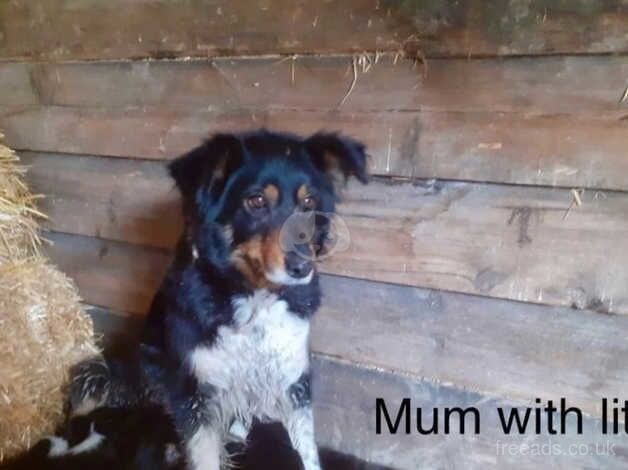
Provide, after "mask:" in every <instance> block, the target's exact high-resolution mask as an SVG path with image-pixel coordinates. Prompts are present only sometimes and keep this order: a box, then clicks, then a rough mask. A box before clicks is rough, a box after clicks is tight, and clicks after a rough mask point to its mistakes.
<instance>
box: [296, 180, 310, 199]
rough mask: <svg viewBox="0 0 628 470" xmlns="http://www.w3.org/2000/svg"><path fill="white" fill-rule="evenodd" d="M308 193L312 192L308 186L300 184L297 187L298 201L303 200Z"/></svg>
mask: <svg viewBox="0 0 628 470" xmlns="http://www.w3.org/2000/svg"><path fill="white" fill-rule="evenodd" d="M308 194H310V192H309V191H308V189H307V186H305V185H304V184H302V185H301V186H299V189H297V199H298V201H299V202H303V200H304V199H305V198H306V197H307V196H308Z"/></svg>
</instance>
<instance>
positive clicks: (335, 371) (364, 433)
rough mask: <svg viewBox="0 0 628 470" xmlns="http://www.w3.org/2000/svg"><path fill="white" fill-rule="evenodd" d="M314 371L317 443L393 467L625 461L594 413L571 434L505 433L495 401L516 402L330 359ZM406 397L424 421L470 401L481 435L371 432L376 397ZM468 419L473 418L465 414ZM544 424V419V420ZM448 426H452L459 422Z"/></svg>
mask: <svg viewBox="0 0 628 470" xmlns="http://www.w3.org/2000/svg"><path fill="white" fill-rule="evenodd" d="M314 377H315V380H314V392H313V396H314V420H315V425H316V433H317V437H318V440H319V444H322V445H324V446H326V447H331V448H335V449H342V450H343V451H344V452H350V453H352V454H355V455H357V456H358V457H361V458H364V459H369V460H373V461H376V462H378V463H380V464H384V465H389V466H391V467H392V468H398V469H407V470H416V469H417V468H453V469H458V468H461V469H462V468H464V469H469V470H485V469H504V468H508V469H516V470H518V469H527V470H535V469H539V468H564V469H571V468H604V469H609V470H610V469H613V470H620V469H624V468H626V457H625V455H626V452H628V447H627V445H626V439H625V436H621V435H620V436H611V435H606V436H605V435H602V433H601V423H600V421H599V420H595V419H589V418H584V420H583V434H582V435H577V434H576V433H575V429H574V428H573V426H572V424H573V423H570V422H569V420H568V428H567V434H566V435H564V436H561V435H549V434H548V433H547V431H544V432H542V433H541V434H540V435H535V434H533V433H530V432H528V433H525V434H524V435H510V436H507V435H504V434H503V432H502V431H501V425H500V424H499V418H498V414H497V411H496V410H497V408H498V407H501V408H503V410H504V412H505V413H506V416H508V413H509V410H510V409H512V407H518V408H520V409H521V404H520V403H513V402H512V401H509V400H504V399H500V398H494V397H489V396H486V395H482V394H477V393H474V392H470V391H465V390H462V389H459V388H455V387H452V386H449V385H446V384H438V383H433V382H430V381H420V380H413V379H409V378H407V377H403V376H399V375H394V374H390V373H386V372H382V371H376V370H373V369H363V368H360V367H355V366H353V365H351V364H345V363H338V362H336V361H332V360H329V359H328V358H316V359H315V361H314ZM404 397H408V398H410V399H411V400H412V406H414V407H415V409H416V407H421V408H422V409H423V416H424V426H427V425H428V424H427V423H429V422H430V421H429V420H430V419H431V418H432V412H433V409H434V408H439V410H440V411H439V413H440V417H441V420H442V413H443V412H444V408H445V407H456V406H459V407H463V408H466V407H471V406H474V407H476V408H477V409H478V412H479V414H480V421H481V429H480V434H477V435H475V434H468V433H466V434H464V435H460V434H459V433H456V432H455V431H454V432H452V433H451V434H444V433H443V430H442V427H441V430H440V434H438V435H429V436H423V435H419V434H418V433H416V432H414V433H413V434H409V435H406V434H404V433H402V432H399V433H398V434H395V435H390V434H381V435H377V434H375V399H376V398H384V399H385V400H386V403H389V404H391V408H392V404H395V403H397V404H398V403H399V400H400V399H401V398H404ZM391 412H394V411H391ZM467 422H468V423H471V421H470V419H467ZM456 423H457V422H456ZM542 425H543V426H546V422H545V420H543V421H542ZM441 426H442V422H441ZM453 429H457V424H456V425H454V427H453ZM510 444H513V445H514V452H513V453H512V454H511V453H510V452H511V451H510V450H508V449H509V447H506V448H505V449H506V450H504V447H503V446H504V445H506V446H508V445H510ZM607 444H610V445H612V446H613V447H612V449H613V453H612V454H611V453H610V452H608V451H607V452H606V453H605V452H604V451H603V450H602V449H606V447H605V445H607ZM552 445H553V446H554V447H551V446H552ZM596 445H597V449H598V450H597V452H596ZM541 446H544V447H543V448H544V449H546V450H545V451H544V452H545V454H542V453H541ZM579 446H582V447H579ZM526 447H527V450H525V449H526ZM533 449H536V453H535V451H534V450H533ZM548 449H551V450H548ZM577 449H580V453H578V450H577ZM548 454H549V455H548Z"/></svg>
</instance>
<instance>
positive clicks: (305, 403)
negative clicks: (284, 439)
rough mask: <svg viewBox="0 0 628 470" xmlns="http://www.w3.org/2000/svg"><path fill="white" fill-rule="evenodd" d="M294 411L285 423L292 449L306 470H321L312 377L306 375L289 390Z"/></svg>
mask: <svg viewBox="0 0 628 470" xmlns="http://www.w3.org/2000/svg"><path fill="white" fill-rule="evenodd" d="M288 395H289V397H290V401H291V402H292V407H293V408H292V411H291V412H290V413H289V414H288V417H287V419H286V422H285V423H284V425H285V427H286V429H287V430H288V435H289V436H290V440H291V441H292V447H294V448H295V450H296V451H297V452H298V453H299V455H300V456H301V460H302V461H303V466H304V468H305V470H320V468H321V466H320V462H319V458H318V448H317V447H316V441H315V439H314V417H313V414H312V398H311V392H310V376H309V374H308V373H304V374H303V375H302V376H301V378H300V379H299V380H298V382H296V383H295V384H293V385H292V386H291V387H290V388H289V389H288Z"/></svg>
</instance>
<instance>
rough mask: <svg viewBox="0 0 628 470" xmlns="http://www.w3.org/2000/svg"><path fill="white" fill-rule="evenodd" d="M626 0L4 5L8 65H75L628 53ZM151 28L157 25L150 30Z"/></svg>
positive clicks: (1, 22)
mask: <svg viewBox="0 0 628 470" xmlns="http://www.w3.org/2000/svg"><path fill="white" fill-rule="evenodd" d="M627 17H628V7H627V6H626V3H625V2H624V1H622V0H577V1H574V2H568V3H566V2H562V1H547V0H544V1H541V0H535V1H532V2H528V3H526V5H525V7H522V6H521V5H520V4H519V3H518V2H517V1H516V0H499V1H496V2H491V3H490V4H487V3H486V2H484V1H482V0H463V1H460V2H457V3H455V4H449V3H447V2H444V3H443V2H414V1H404V2H381V1H377V0H352V1H351V2H328V1H324V0H316V1H303V0H301V1H298V2H291V1H286V0H281V1H275V2H262V3H258V4H256V5H251V3H250V2H247V1H246V0H231V1H218V2H211V3H207V2H202V1H197V0H190V1H185V2H177V3H170V2H154V1H150V0H140V1H134V2H128V1H125V0H112V1H109V2H106V3H103V2H99V1H94V0H90V1H82V2H80V3H77V2H74V1H72V0H61V1H59V0H35V1H32V0H31V1H28V2H26V1H11V2H3V3H2V4H1V5H0V31H2V36H1V37H0V57H4V58H19V59H37V60H42V59H44V60H68V59H112V58H113V59H115V58H138V57H164V56H166V57H189V56H200V57H205V56H214V55H221V54H263V53H269V52H270V53H281V54H291V53H303V52H316V53H328V52H336V51H345V52H346V51H356V52H362V51H364V50H376V49H377V50H393V51H395V50H406V51H408V52H409V53H416V51H417V50H420V51H421V53H422V54H425V55H428V56H442V55H457V56H464V57H466V56H470V55H471V56H473V55H495V54H500V55H508V54H523V55H528V54H545V53H553V54H556V53H585V52H588V53H600V52H601V53H608V52H625V51H626V50H627V49H628V39H627V38H626V35H625V32H626V28H625V25H626V19H627ZM147 18H150V21H147Z"/></svg>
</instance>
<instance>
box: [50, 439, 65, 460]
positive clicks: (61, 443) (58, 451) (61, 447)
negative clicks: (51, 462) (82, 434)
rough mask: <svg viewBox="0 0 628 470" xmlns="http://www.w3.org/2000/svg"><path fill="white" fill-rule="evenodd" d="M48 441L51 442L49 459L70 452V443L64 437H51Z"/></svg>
mask: <svg viewBox="0 0 628 470" xmlns="http://www.w3.org/2000/svg"><path fill="white" fill-rule="evenodd" d="M46 439H48V440H49V441H50V450H49V451H48V457H59V456H61V455H63V454H65V453H66V452H67V451H68V441H66V440H65V439H63V438H62V437H57V436H49V437H47V438H46Z"/></svg>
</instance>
